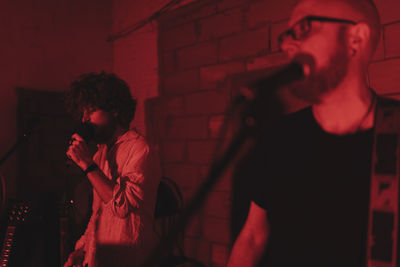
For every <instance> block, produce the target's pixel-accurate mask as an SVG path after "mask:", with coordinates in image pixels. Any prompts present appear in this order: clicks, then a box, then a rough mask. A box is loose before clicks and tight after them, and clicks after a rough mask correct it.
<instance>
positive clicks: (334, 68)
mask: <svg viewBox="0 0 400 267" xmlns="http://www.w3.org/2000/svg"><path fill="white" fill-rule="evenodd" d="M344 34H345V32H344V31H343V30H341V31H340V32H339V36H338V43H337V48H336V50H335V52H334V53H333V55H332V56H331V58H330V60H329V63H328V65H327V66H325V67H323V68H321V69H320V70H319V71H318V72H314V73H313V72H312V73H311V74H310V75H309V76H308V77H306V78H305V79H303V80H301V81H298V82H294V83H292V84H291V85H289V91H290V92H291V93H292V94H293V95H295V96H296V97H298V98H300V99H301V100H303V101H306V102H307V103H310V104H318V103H320V102H321V99H322V96H323V95H325V94H327V93H329V92H332V91H334V90H335V89H336V88H337V87H338V86H339V84H340V83H341V82H342V81H343V80H344V77H345V76H346V74H347V71H348V66H349V56H348V54H347V50H346V45H345V43H344Z"/></svg>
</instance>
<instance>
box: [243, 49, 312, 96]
mask: <svg viewBox="0 0 400 267" xmlns="http://www.w3.org/2000/svg"><path fill="white" fill-rule="evenodd" d="M314 69H315V61H314V58H313V57H312V56H311V55H309V54H300V55H297V56H296V57H294V59H293V60H292V62H291V63H289V64H288V65H286V66H284V67H282V68H280V69H279V70H278V71H276V72H274V73H273V74H272V75H269V76H268V77H263V78H261V79H258V80H256V81H254V82H251V83H250V84H249V85H248V88H250V89H253V90H256V92H254V94H255V95H253V97H256V95H258V94H261V95H263V93H262V92H257V91H260V90H262V91H264V90H267V88H280V87H283V86H286V85H289V84H291V83H293V82H296V81H300V80H302V79H305V78H307V77H308V76H310V75H311V74H312V73H313V72H314Z"/></svg>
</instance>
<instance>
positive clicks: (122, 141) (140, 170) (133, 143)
mask: <svg viewBox="0 0 400 267" xmlns="http://www.w3.org/2000/svg"><path fill="white" fill-rule="evenodd" d="M98 148H99V150H98V151H97V152H96V154H95V155H94V157H93V159H94V161H95V162H96V163H97V164H98V166H99V168H100V169H101V170H102V171H103V172H104V174H105V175H106V176H107V177H108V178H109V179H111V180H113V181H115V182H116V186H115V188H114V190H113V198H112V199H111V201H109V202H108V203H104V202H103V201H102V200H101V199H100V197H99V196H98V195H97V193H96V191H95V190H93V207H92V209H93V213H92V216H91V218H90V221H89V223H88V226H87V228H86V231H85V233H84V235H83V236H82V237H81V238H80V239H79V240H78V242H77V243H76V246H75V249H83V250H85V252H86V253H85V261H84V265H85V264H87V265H88V266H89V267H96V266H115V267H116V266H121V267H122V266H137V265H138V264H139V262H141V261H142V260H143V259H144V257H145V256H146V254H148V253H149V252H150V250H151V249H152V247H153V246H154V244H155V234H154V227H153V215H154V206H155V201H156V193H157V187H158V184H159V182H160V175H158V173H157V170H159V169H158V168H157V167H158V166H155V161H154V157H153V156H152V154H153V153H150V150H149V146H148V145H147V143H146V141H145V140H144V138H143V137H142V136H140V135H139V134H138V133H137V132H136V131H135V130H129V131H128V132H126V133H125V134H124V135H123V136H121V137H120V138H119V139H118V140H117V142H116V143H115V144H114V145H113V146H112V147H110V148H109V149H108V148H107V146H106V145H99V146H98Z"/></svg>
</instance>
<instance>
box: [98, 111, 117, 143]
mask: <svg viewBox="0 0 400 267" xmlns="http://www.w3.org/2000/svg"><path fill="white" fill-rule="evenodd" d="M93 127H94V137H93V140H94V141H95V142H96V144H107V143H109V142H110V141H111V139H112V138H113V136H114V133H115V130H116V129H117V121H116V119H115V118H114V117H113V116H110V118H109V120H107V122H106V123H105V124H101V125H99V124H93Z"/></svg>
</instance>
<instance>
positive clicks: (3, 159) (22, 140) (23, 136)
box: [0, 119, 39, 167]
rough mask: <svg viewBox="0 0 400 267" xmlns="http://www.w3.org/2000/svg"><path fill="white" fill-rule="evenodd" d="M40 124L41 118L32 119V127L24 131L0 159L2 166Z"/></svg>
mask: <svg viewBox="0 0 400 267" xmlns="http://www.w3.org/2000/svg"><path fill="white" fill-rule="evenodd" d="M38 124H39V119H32V121H31V122H30V127H29V128H28V129H27V130H26V131H25V132H24V134H23V135H22V136H20V137H19V138H18V139H17V142H16V143H15V144H14V145H13V146H12V147H11V148H10V149H9V150H8V151H7V152H6V154H5V155H4V156H3V157H2V158H1V159H0V167H1V166H2V165H3V164H4V162H6V161H7V159H8V158H9V157H10V156H11V155H12V154H13V153H14V151H15V150H16V149H17V148H18V147H19V146H20V145H22V144H23V143H24V142H25V141H26V140H28V139H29V137H30V136H31V135H32V131H33V130H34V129H35V128H36V126H37V125H38Z"/></svg>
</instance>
